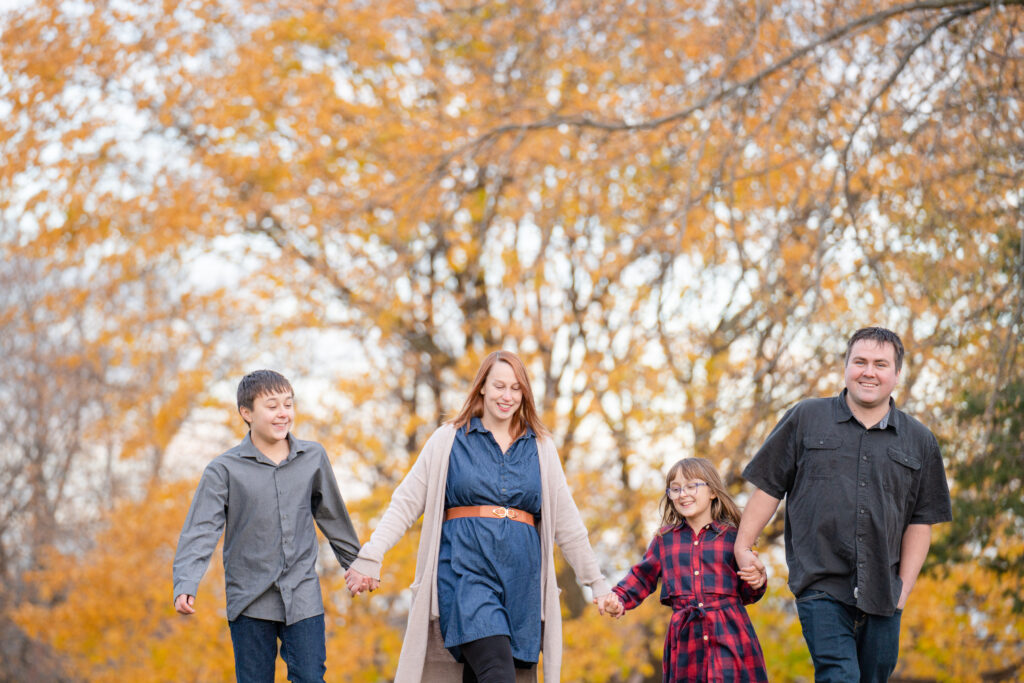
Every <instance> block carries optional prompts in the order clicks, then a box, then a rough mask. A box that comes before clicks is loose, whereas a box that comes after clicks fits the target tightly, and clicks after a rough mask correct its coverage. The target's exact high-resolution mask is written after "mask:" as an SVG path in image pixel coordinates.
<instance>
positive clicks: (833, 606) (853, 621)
mask: <svg viewBox="0 0 1024 683" xmlns="http://www.w3.org/2000/svg"><path fill="white" fill-rule="evenodd" d="M796 611H797V614H799V615H800V626H801V627H802V628H803V632H804V640H806V641H807V649H809V650H810V651H811V659H812V660H814V680H815V682H816V683H831V682H833V681H834V682H835V683H856V682H858V681H859V683H884V682H885V681H887V680H889V676H890V675H891V674H892V672H893V670H894V669H895V668H896V660H897V658H898V657H899V653H900V617H901V616H902V614H903V612H902V610H896V613H895V614H893V615H892V616H891V617H880V616H876V615H874V614H865V613H864V612H862V611H861V610H859V609H857V608H856V607H853V606H851V605H847V604H844V603H842V602H839V601H838V600H836V599H834V598H832V597H831V596H830V595H828V594H826V593H823V592H822V591H815V590H808V591H804V592H803V593H801V594H800V597H798V598H797V600H796Z"/></svg>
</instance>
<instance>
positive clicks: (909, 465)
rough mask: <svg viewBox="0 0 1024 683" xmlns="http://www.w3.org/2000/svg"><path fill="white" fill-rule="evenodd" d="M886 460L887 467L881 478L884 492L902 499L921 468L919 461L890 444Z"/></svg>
mask: <svg viewBox="0 0 1024 683" xmlns="http://www.w3.org/2000/svg"><path fill="white" fill-rule="evenodd" d="M887 455H888V456H889V457H888V459H887V460H886V464H887V465H888V467H887V468H886V472H885V476H884V478H883V480H882V486H883V488H885V490H886V492H888V493H891V494H893V495H894V496H896V498H897V499H898V500H902V499H903V497H904V496H906V495H907V494H908V493H909V491H910V486H911V484H912V483H913V481H914V478H915V477H917V473H918V472H919V471H920V470H921V461H920V460H918V459H917V458H915V457H914V456H912V455H910V454H909V453H907V452H906V451H904V450H903V449H901V448H899V447H897V446H890V447H889V449H888V451H887Z"/></svg>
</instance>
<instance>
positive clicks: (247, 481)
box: [174, 435, 359, 624]
mask: <svg viewBox="0 0 1024 683" xmlns="http://www.w3.org/2000/svg"><path fill="white" fill-rule="evenodd" d="M288 444H289V453H288V457H287V458H285V459H284V460H283V461H281V463H280V464H279V465H277V464H274V462H273V461H272V460H270V459H269V458H268V457H267V456H265V455H263V453H261V452H260V451H259V450H258V449H257V448H256V447H255V446H254V445H253V443H252V441H251V439H250V437H249V436H248V435H247V436H246V437H245V439H244V440H243V441H242V442H241V443H240V444H239V445H237V446H235V447H234V448H232V449H231V450H229V451H227V452H226V453H223V454H222V455H220V456H218V457H217V458H215V459H214V460H213V461H212V462H211V463H210V464H209V465H207V467H206V470H205V471H204V472H203V476H202V479H200V481H199V486H198V488H197V489H196V493H195V496H194V498H193V499H192V506H191V508H190V509H189V512H188V517H186V518H185V524H184V526H183V527H182V530H181V536H180V537H179V539H178V550H177V552H176V553H175V556H174V597H177V596H179V595H181V594H187V595H195V594H196V591H197V589H198V588H199V581H200V579H201V578H202V576H203V573H204V572H205V571H206V567H207V565H208V564H209V561H210V556H211V555H212V554H213V551H214V549H215V548H216V546H217V541H218V540H219V539H220V535H221V532H222V531H223V532H224V579H225V584H226V591H225V592H226V598H227V618H228V620H229V621H233V620H235V619H237V618H238V616H239V615H240V614H242V612H243V611H244V610H245V608H246V607H248V606H249V604H250V603H252V601H253V600H255V599H256V598H258V597H259V596H260V595H262V594H263V593H264V592H266V591H267V590H268V589H269V588H270V587H271V586H276V588H277V590H279V591H280V593H281V598H282V600H283V602H284V608H285V623H288V624H293V623H295V622H297V621H301V620H302V619H307V618H309V617H314V616H317V615H319V614H323V611H324V607H323V598H322V596H321V594H320V581H319V578H318V576H317V573H316V558H317V548H318V543H317V538H316V531H315V530H314V528H313V523H314V521H315V522H316V525H317V526H319V527H320V530H321V531H322V532H323V534H324V536H325V537H326V538H327V540H328V541H329V542H330V544H331V548H332V549H333V550H334V554H335V556H336V557H337V558H338V562H339V563H341V566H342V567H344V568H348V566H349V565H350V564H351V563H352V560H354V559H355V557H356V555H357V554H358V552H359V539H358V536H356V533H355V529H354V528H353V526H352V521H351V520H350V519H349V515H348V510H347V508H346V507H345V503H344V501H343V500H342V498H341V492H340V491H339V490H338V484H337V481H336V480H335V477H334V470H333V469H332V468H331V463H330V461H329V460H328V458H327V453H326V452H325V451H324V449H323V446H321V445H320V444H318V443H316V442H313V441H302V440H300V439H296V438H294V437H292V436H291V435H289V436H288Z"/></svg>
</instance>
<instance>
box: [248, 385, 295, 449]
mask: <svg viewBox="0 0 1024 683" xmlns="http://www.w3.org/2000/svg"><path fill="white" fill-rule="evenodd" d="M238 412H239V413H241V415H242V419H243V420H245V421H246V422H248V423H249V431H250V432H251V433H252V441H253V443H254V444H256V445H257V446H259V445H273V444H276V443H278V442H279V441H282V440H284V439H286V438H287V437H288V432H289V431H291V428H292V423H293V422H294V421H295V397H294V396H292V393H291V392H290V391H282V392H279V393H270V394H262V395H260V396H257V397H256V400H254V401H253V402H252V410H249V409H248V408H246V407H245V406H242V407H240V408H239V409H238Z"/></svg>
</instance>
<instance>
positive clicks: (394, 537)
mask: <svg viewBox="0 0 1024 683" xmlns="http://www.w3.org/2000/svg"><path fill="white" fill-rule="evenodd" d="M441 432H442V430H440V429H439V430H437V431H435V432H434V433H433V434H432V435H431V437H430V438H429V439H427V443H426V444H424V446H423V450H421V451H420V454H419V457H417V458H416V462H415V463H413V466H412V469H411V470H409V473H408V474H407V475H405V479H403V480H402V483H401V484H399V485H398V488H396V489H395V492H394V493H393V494H392V495H391V503H389V504H388V508H387V510H385V511H384V515H383V516H382V517H381V518H380V522H378V524H377V528H376V529H374V531H373V534H371V535H370V540H369V541H367V542H366V543H365V544H364V545H363V547H362V548H361V549H360V551H359V556H358V557H356V559H355V561H353V562H352V569H354V570H355V571H357V572H359V573H360V574H364V575H366V576H369V577H371V578H374V579H380V570H381V565H382V564H383V562H384V554H385V553H386V552H387V551H389V550H391V548H392V547H394V545H395V544H396V543H398V541H400V540H401V539H402V536H404V535H405V532H406V531H408V530H409V527H411V526H412V525H413V524H415V523H416V520H417V519H419V518H420V515H422V514H423V510H424V509H425V507H426V502H427V487H428V483H429V473H430V460H431V459H432V458H433V457H435V454H436V452H437V451H438V450H439V449H440V444H441V443H442V442H443V441H444V439H443V438H440V434H441Z"/></svg>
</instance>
